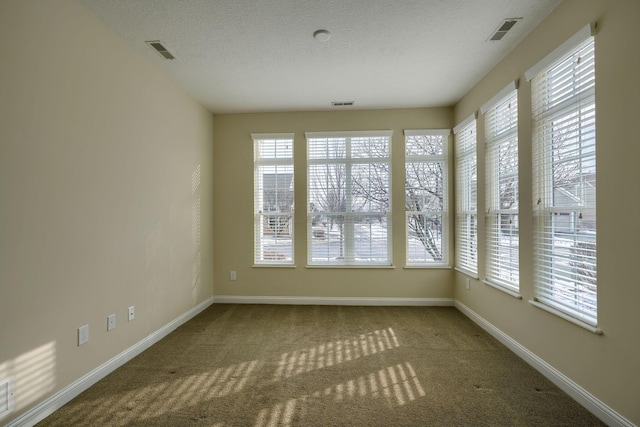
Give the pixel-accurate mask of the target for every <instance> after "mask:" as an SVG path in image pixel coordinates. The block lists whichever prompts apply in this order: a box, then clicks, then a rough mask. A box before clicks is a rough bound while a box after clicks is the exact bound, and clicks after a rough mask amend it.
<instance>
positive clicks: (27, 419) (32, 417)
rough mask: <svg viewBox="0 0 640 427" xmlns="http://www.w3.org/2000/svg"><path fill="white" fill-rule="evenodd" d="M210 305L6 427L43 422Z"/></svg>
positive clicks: (203, 304)
mask: <svg viewBox="0 0 640 427" xmlns="http://www.w3.org/2000/svg"><path fill="white" fill-rule="evenodd" d="M211 304H213V297H211V298H208V299H207V300H205V301H203V302H201V303H200V304H198V305H197V306H195V307H193V308H192V309H190V310H189V311H187V312H185V313H183V314H181V315H180V316H178V317H177V318H175V319H174V320H172V321H171V322H169V323H167V324H166V325H164V326H163V327H162V328H160V329H158V330H157V331H155V332H153V333H152V334H150V335H149V336H147V337H145V338H143V339H142V340H140V341H139V342H137V343H136V344H134V345H132V346H131V347H129V348H128V349H126V350H125V351H123V352H122V353H120V354H118V355H117V356H115V357H113V358H111V359H110V360H108V361H106V362H105V363H103V364H102V365H100V366H98V367H97V368H95V369H94V370H93V371H91V372H89V373H88V374H86V375H84V376H82V377H81V378H79V379H77V380H76V381H74V382H73V383H71V384H69V385H68V386H66V387H65V388H63V389H62V390H60V391H58V392H57V393H56V394H54V395H53V396H51V397H50V398H48V399H46V400H45V401H43V402H41V403H40V404H39V405H37V406H35V407H34V408H32V409H31V410H29V411H28V412H26V413H24V414H23V415H21V416H20V417H18V418H16V419H15V420H13V421H12V422H11V423H9V424H7V427H18V426H20V427H22V426H33V425H34V424H36V423H38V422H40V421H42V420H43V419H45V418H46V417H48V416H49V415H51V414H52V413H53V412H55V411H56V410H58V409H60V408H61V407H62V406H64V405H65V404H67V403H68V402H70V401H71V400H72V399H73V398H75V397H76V396H78V395H79V394H80V393H82V392H83V391H85V390H86V389H88V388H89V387H91V386H92V385H94V384H95V383H97V382H98V381H100V380H101V379H102V378H104V377H106V376H107V375H108V374H110V373H111V372H113V371H115V370H116V369H117V368H119V367H120V366H122V365H124V364H125V363H127V362H128V361H130V360H131V359H133V358H134V357H136V356H137V355H139V354H140V353H142V352H143V351H145V350H146V349H148V348H149V347H151V346H152V345H154V344H155V343H157V342H158V341H160V340H161V339H162V338H164V337H166V336H167V335H169V334H170V333H171V332H173V331H174V330H176V329H177V328H178V326H180V325H182V324H184V323H186V322H187V321H189V320H191V319H192V318H194V317H195V316H196V315H197V314H199V313H200V312H202V311H203V310H204V309H206V308H207V307H209V306H210V305H211Z"/></svg>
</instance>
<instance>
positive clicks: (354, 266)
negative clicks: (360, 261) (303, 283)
mask: <svg viewBox="0 0 640 427" xmlns="http://www.w3.org/2000/svg"><path fill="white" fill-rule="evenodd" d="M305 268H357V269H367V268H372V269H390V270H393V269H395V268H396V266H395V265H338V264H336V265H333V264H330V265H309V264H307V265H306V266H305Z"/></svg>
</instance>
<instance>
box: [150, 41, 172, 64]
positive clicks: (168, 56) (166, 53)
mask: <svg viewBox="0 0 640 427" xmlns="http://www.w3.org/2000/svg"><path fill="white" fill-rule="evenodd" d="M145 43H146V44H148V45H149V46H151V47H152V48H153V50H155V51H156V52H158V53H159V54H160V55H162V57H163V58H164V59H174V58H175V56H173V55H172V54H171V52H169V51H168V50H167V48H166V47H164V46H163V45H162V43H160V41H159V40H149V41H146V42H145Z"/></svg>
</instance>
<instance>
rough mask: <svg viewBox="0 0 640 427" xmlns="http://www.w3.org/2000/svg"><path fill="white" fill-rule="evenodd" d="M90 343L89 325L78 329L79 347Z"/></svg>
mask: <svg viewBox="0 0 640 427" xmlns="http://www.w3.org/2000/svg"><path fill="white" fill-rule="evenodd" d="M87 342H89V325H84V326H80V327H79V328H78V346H81V345H82V344H86V343H87Z"/></svg>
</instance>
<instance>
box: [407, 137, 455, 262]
mask: <svg viewBox="0 0 640 427" xmlns="http://www.w3.org/2000/svg"><path fill="white" fill-rule="evenodd" d="M450 133H451V131H450V130H449V129H446V130H405V132H404V135H405V211H406V220H407V222H406V226H407V233H406V235H407V265H408V266H448V265H449V244H448V243H449V229H448V215H449V213H448V200H447V191H448V190H447V151H448V150H447V145H448V135H449V134H450Z"/></svg>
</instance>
